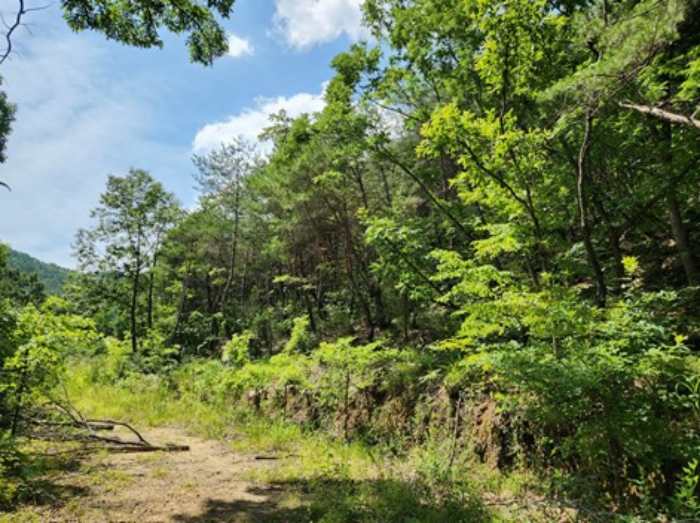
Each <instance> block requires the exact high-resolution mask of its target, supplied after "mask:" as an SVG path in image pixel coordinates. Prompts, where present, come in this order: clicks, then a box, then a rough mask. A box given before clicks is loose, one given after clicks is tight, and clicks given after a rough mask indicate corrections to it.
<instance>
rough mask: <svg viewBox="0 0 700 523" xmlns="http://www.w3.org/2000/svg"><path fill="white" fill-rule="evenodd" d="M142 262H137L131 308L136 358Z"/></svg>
mask: <svg viewBox="0 0 700 523" xmlns="http://www.w3.org/2000/svg"><path fill="white" fill-rule="evenodd" d="M139 267H140V261H139V260H138V259H137V261H136V269H135V273H134V277H133V287H132V289H131V307H130V310H129V317H130V319H131V350H132V353H133V355H134V356H136V353H137V352H138V346H139V344H138V339H137V334H136V309H137V307H138V297H139V278H140V276H141V271H140V269H139Z"/></svg>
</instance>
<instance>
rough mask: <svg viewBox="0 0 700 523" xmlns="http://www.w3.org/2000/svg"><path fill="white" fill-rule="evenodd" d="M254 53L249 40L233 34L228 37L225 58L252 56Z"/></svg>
mask: <svg viewBox="0 0 700 523" xmlns="http://www.w3.org/2000/svg"><path fill="white" fill-rule="evenodd" d="M254 53H255V48H254V47H253V44H251V43H250V40H248V39H247V38H241V37H240V36H236V35H235V34H232V33H231V34H229V35H228V53H227V55H226V56H230V57H231V58H240V57H243V56H252V55H253V54H254Z"/></svg>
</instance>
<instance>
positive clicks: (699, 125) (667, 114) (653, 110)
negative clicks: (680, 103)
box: [618, 102, 700, 129]
mask: <svg viewBox="0 0 700 523" xmlns="http://www.w3.org/2000/svg"><path fill="white" fill-rule="evenodd" d="M618 105H619V106H620V107H624V108H625V109H632V110H634V111H637V112H639V113H642V114H648V115H649V116H653V117H655V118H659V119H661V120H665V121H667V122H671V123H675V124H678V125H685V126H686V127H692V128H694V129H700V120H696V119H695V118H693V117H692V116H685V115H682V114H676V113H672V112H671V111H667V110H665V109H661V108H660V107H652V106H649V105H641V104H635V103H632V102H618Z"/></svg>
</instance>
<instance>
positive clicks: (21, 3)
mask: <svg viewBox="0 0 700 523" xmlns="http://www.w3.org/2000/svg"><path fill="white" fill-rule="evenodd" d="M25 14H27V9H26V7H25V5H24V0H19V10H18V11H17V15H16V16H15V21H14V23H13V24H12V25H11V26H9V27H8V29H7V33H5V41H6V42H7V47H6V48H5V52H4V53H3V54H2V55H1V56H0V65H2V64H3V63H4V62H5V60H7V58H8V57H9V56H10V53H11V52H12V33H14V32H15V31H16V30H17V28H18V27H19V26H20V25H22V17H23V16H24V15H25ZM3 22H4V20H3ZM5 25H7V24H5Z"/></svg>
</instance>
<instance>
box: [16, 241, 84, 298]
mask: <svg viewBox="0 0 700 523" xmlns="http://www.w3.org/2000/svg"><path fill="white" fill-rule="evenodd" d="M7 265H8V266H10V267H12V268H13V269H17V270H18V271H20V272H23V273H25V274H36V275H37V276H38V277H39V280H40V281H41V283H43V284H44V289H45V290H46V293H47V294H49V295H53V296H56V295H60V294H62V293H63V286H64V285H65V284H66V281H67V280H68V276H70V273H71V271H70V270H68V269H64V268H63V267H59V266H58V265H56V264H55V263H45V262H43V261H41V260H37V259H36V258H33V257H32V256H29V255H28V254H25V253H23V252H18V251H13V250H11V251H10V254H9V256H8V257H7Z"/></svg>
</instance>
